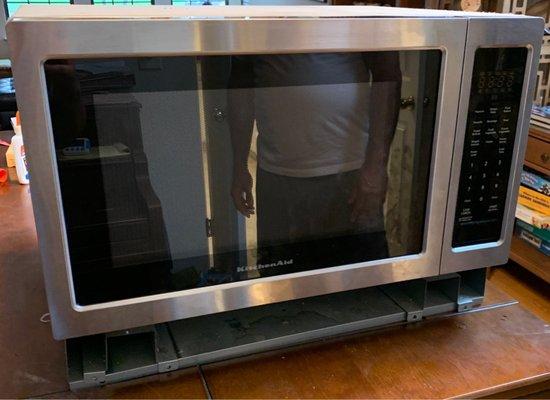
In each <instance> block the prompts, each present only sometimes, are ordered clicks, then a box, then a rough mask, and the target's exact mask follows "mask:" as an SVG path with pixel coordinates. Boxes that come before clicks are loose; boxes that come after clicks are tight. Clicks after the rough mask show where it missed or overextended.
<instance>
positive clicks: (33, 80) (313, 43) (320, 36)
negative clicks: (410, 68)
mask: <svg viewBox="0 0 550 400" xmlns="http://www.w3.org/2000/svg"><path fill="white" fill-rule="evenodd" d="M466 28H467V20H466V19H465V18H424V19H423V18H415V19H411V18H390V19H388V18H368V19H360V18H338V19H322V18H320V19H300V18H296V19H290V20H283V19H262V20H254V21H252V20H246V19H232V20H212V19H210V20H189V19H187V20H185V19H183V20H169V19H167V20H155V21H152V20H145V19H139V20H117V21H113V20H101V19H100V20H79V21H75V20H58V21H52V20H48V21H45V20H44V21H41V20H33V21H27V20H25V19H24V18H16V19H14V20H12V21H11V22H10V23H9V24H8V26H7V30H8V36H9V37H10V46H11V51H12V56H13V69H14V75H15V80H16V87H17V93H18V103H19V106H20V110H21V115H22V120H23V121H24V122H23V129H24V131H25V143H26V147H27V151H28V154H29V166H30V171H31V176H32V184H31V194H32V199H33V207H34V213H35V219H36V225H37V232H38V237H39V243H40V248H41V254H42V262H43V268H44V276H45V281H46V288H47V293H48V302H49V307H50V312H51V314H52V327H53V331H54V336H55V338H57V339H64V338H68V337H75V336H83V335H89V334H93V333H98V332H106V331H113V330H120V329H125V328H130V327H135V326H142V325H150V324H154V323H159V322H163V321H169V320H174V319H181V318H187V317H193V316H197V315H202V314H209V313H216V312H221V311H227V310H232V309H237V308H243V307H249V306H255V305H261V304H266V303H271V302H279V301H285V300H289V299H296V298H302V297H307V296H314V295H319V294H325V293H332V292H337V291H342V290H350V289H356V288H361V287H366V286H372V285H378V284H383V283H389V282H395V281H401V280H407V279H413V278H420V277H427V276H433V275H437V274H438V273H439V269H440V259H441V238H442V235H443V231H444V223H445V212H446V204H447V197H448V188H449V179H450V171H451V159H452V154H453V143H454V132H455V123H456V119H455V118H454V116H455V115H456V113H457V110H458V100H459V89H460V79H459V77H460V76H461V73H462V60H463V51H464V43H465V39H466ZM159 38H162V40H159ZM432 48H437V49H441V50H442V52H443V55H444V57H443V63H442V67H441V71H442V74H441V86H440V93H439V104H438V106H437V120H436V128H435V139H434V147H433V149H434V151H433V158H432V172H431V181H430V189H429V194H428V208H427V217H426V229H425V240H424V246H425V247H424V250H423V252H422V253H421V254H419V255H413V256H407V257H401V258H395V259H389V260H383V261H376V262H368V263H360V264H354V265H343V266H339V267H334V268H328V269H322V270H315V271H308V272H301V273H295V274H289V275H285V276H278V277H269V278H261V279H257V280H252V281H246V282H238V283H233V284H225V285H219V286H214V287H205V288H199V289H193V290H188V291H182V292H174V293H167V294H162V295H156V296H148V297H143V298H136V299H127V300H123V301H117V302H111V303H104V304H99V305H94V306H86V307H81V306H78V305H76V304H75V301H74V296H73V290H72V284H71V273H70V260H69V255H68V250H67V239H66V235H65V231H64V226H65V224H64V220H63V213H62V208H61V207H62V206H61V196H60V189H59V182H58V175H57V166H56V163H55V160H54V155H55V151H54V144H53V138H52V128H51V123H50V118H49V112H48V102H47V96H46V90H45V82H44V76H43V71H42V63H43V62H44V60H47V59H49V58H56V57H64V58H82V57H115V56H129V55H131V56H138V55H144V56H145V55H147V56H153V55H184V54H227V53H241V54H245V53H256V52H258V53H266V52H268V53H275V52H305V51H337V50H342V51H345V50H351V51H353V50H362V51H365V50H406V49H432ZM450 116H451V117H450ZM458 168H459V166H458V165H456V164H455V165H453V173H454V174H455V175H456V173H457V171H458ZM466 258H467V257H466Z"/></svg>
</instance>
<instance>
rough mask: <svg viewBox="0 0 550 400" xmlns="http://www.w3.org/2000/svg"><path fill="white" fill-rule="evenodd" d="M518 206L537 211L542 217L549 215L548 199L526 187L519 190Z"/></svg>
mask: <svg viewBox="0 0 550 400" xmlns="http://www.w3.org/2000/svg"><path fill="white" fill-rule="evenodd" d="M518 202H519V204H522V205H524V206H526V207H529V208H532V209H533V210H536V211H539V212H541V213H543V214H544V215H550V197H549V196H546V195H544V194H542V193H539V192H537V191H536V190H533V189H529V188H528V187H526V186H520V188H519V197H518Z"/></svg>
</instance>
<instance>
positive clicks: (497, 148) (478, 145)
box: [453, 47, 527, 247]
mask: <svg viewBox="0 0 550 400" xmlns="http://www.w3.org/2000/svg"><path fill="white" fill-rule="evenodd" d="M526 62H527V48H525V47H514V48H480V49H478V50H477V51H476V55H475V60H474V70H473V74H472V86H471V89H470V102H469V106H468V118H467V125H466V133H465V139H464V151H463V154H462V164H461V170H460V183H459V188H458V199H457V205H456V213H455V220H454V231H453V247H461V246H469V245H474V244H481V243H490V242H496V241H498V240H499V239H500V236H501V229H502V222H503V221H502V220H503V216H504V206H505V202H506V193H507V188H508V181H509V178H510V169H511V162H512V155H513V149H514V143H515V140H516V127H517V122H518V113H519V108H520V102H521V94H522V89H523V80H524V75H525V63H526Z"/></svg>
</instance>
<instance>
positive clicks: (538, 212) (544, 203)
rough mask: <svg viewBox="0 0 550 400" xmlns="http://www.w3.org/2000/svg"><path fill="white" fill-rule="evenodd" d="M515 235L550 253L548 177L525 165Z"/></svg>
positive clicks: (549, 182) (549, 192)
mask: <svg viewBox="0 0 550 400" xmlns="http://www.w3.org/2000/svg"><path fill="white" fill-rule="evenodd" d="M516 235H517V236H518V237H519V238H520V239H522V240H525V241H526V242H528V243H530V244H531V245H532V246H534V247H536V248H537V249H538V250H539V251H541V252H543V253H544V254H546V255H550V179H549V178H548V177H547V176H543V175H541V174H539V173H537V172H535V171H533V170H531V169H528V168H526V167H525V168H524V170H523V172H522V173H521V186H520V188H519V197H518V205H517V208H516Z"/></svg>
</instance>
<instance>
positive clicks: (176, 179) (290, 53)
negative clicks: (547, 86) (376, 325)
mask: <svg viewBox="0 0 550 400" xmlns="http://www.w3.org/2000/svg"><path fill="white" fill-rule="evenodd" d="M7 31H8V38H9V44H10V48H11V55H12V62H13V71H14V76H15V83H16V89H17V101H18V105H19V107H20V110H21V116H22V121H23V124H22V126H23V135H24V142H25V147H26V150H27V160H28V164H29V168H30V175H31V194H32V200H33V207H34V214H35V219H36V226H37V232H38V238H39V243H40V250H41V255H42V261H43V268H44V276H45V281H46V288H47V294H48V301H49V307H50V312H51V317H52V325H53V331H54V336H55V337H56V338H57V339H64V338H69V337H76V336H83V335H90V334H94V333H100V332H107V331H114V330H121V329H127V328H131V327H136V326H143V325H149V324H154V323H159V322H164V321H170V320H176V319H184V318H190V317H195V316H200V315H206V314H212V313H218V312H223V311H228V310H234V309H239V308H245V307H252V306H258V305H263V304H268V303H275V302H282V301H287V300H292V299H299V298H304V297H309V296H316V295H321V294H328V293H334V292H339V291H346V290H352V289H357V288H363V287H368V286H374V285H380V284H386V283H390V282H397V281H405V280H410V279H415V278H422V277H430V276H436V275H440V274H446V273H451V272H456V271H462V270H466V269H472V268H480V267H486V266H491V265H496V264H501V263H504V262H506V260H507V257H508V251H509V246H510V240H511V235H512V227H513V218H514V209H515V203H516V192H517V189H518V185H519V179H518V178H519V173H520V169H521V165H522V159H523V153H524V149H525V144H526V138H527V129H528V124H529V114H530V108H531V100H532V99H531V97H532V94H533V88H534V82H535V80H536V76H537V61H538V57H539V52H540V44H541V38H542V33H543V20H542V19H539V18H533V17H524V16H517V15H499V14H485V13H458V12H446V11H433V10H412V9H398V8H386V7H384V8H377V7H335V6H334V7H333V6H318V7H230V6H228V7H196V8H193V7H161V6H158V7H135V8H125V7H114V8H109V7H94V6H66V7H65V6H62V7H53V6H46V7H35V6H28V7H22V8H21V9H20V10H19V11H18V12H17V13H16V14H15V16H14V17H12V18H11V19H10V21H9V23H8V25H7Z"/></svg>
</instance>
